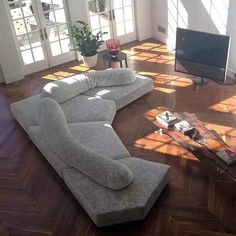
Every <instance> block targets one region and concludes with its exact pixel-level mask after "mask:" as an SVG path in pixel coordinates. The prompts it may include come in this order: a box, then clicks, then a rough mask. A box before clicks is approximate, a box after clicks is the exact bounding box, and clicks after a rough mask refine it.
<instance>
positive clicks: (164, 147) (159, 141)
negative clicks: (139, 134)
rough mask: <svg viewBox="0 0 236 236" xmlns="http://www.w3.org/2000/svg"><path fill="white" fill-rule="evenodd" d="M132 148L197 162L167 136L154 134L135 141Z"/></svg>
mask: <svg viewBox="0 0 236 236" xmlns="http://www.w3.org/2000/svg"><path fill="white" fill-rule="evenodd" d="M134 146H135V147H137V148H142V149H146V150H151V151H156V152H157V153H163V154H167V155H168V154H169V155H171V156H175V157H178V158H184V159H189V160H194V161H199V160H198V159H197V158H196V157H194V156H192V155H191V154H189V153H188V152H187V151H186V150H185V149H183V148H182V147H180V146H179V145H178V144H177V143H176V142H175V141H173V140H172V139H171V138H170V137H169V136H167V135H163V136H161V135H160V134H159V133H155V132H153V133H151V134H149V135H147V136H146V137H144V138H141V139H137V140H136V141H135V143H134ZM171 147H173V148H171ZM176 147H177V149H176ZM178 147H180V148H178ZM187 154H188V155H187Z"/></svg>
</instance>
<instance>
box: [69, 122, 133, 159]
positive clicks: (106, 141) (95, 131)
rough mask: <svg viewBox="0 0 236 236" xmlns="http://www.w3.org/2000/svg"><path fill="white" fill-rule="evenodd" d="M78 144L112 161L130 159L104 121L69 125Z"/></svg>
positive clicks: (109, 126)
mask: <svg viewBox="0 0 236 236" xmlns="http://www.w3.org/2000/svg"><path fill="white" fill-rule="evenodd" d="M69 129H70V131H71V133H72V134H73V135H74V137H75V138H76V139H77V141H78V143H80V144H83V145H84V146H86V147H88V148H89V149H91V150H93V151H94V152H96V153H99V154H100V155H103V156H107V157H108V158H112V159H114V160H116V159H121V158H126V157H130V154H129V152H128V151H127V149H126V148H125V147H124V145H123V144H122V142H121V141H120V139H119V137H118V136H117V134H116V133H115V131H114V130H113V128H112V127H111V125H110V124H109V123H108V122H106V121H99V122H83V123H74V124H69Z"/></svg>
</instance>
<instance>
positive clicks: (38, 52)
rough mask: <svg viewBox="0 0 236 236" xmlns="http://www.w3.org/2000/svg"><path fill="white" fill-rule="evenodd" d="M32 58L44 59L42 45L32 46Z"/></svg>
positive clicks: (36, 59)
mask: <svg viewBox="0 0 236 236" xmlns="http://www.w3.org/2000/svg"><path fill="white" fill-rule="evenodd" d="M32 50H33V54H34V60H35V61H42V60H43V59H44V55H43V49H42V47H37V48H33V49H32Z"/></svg>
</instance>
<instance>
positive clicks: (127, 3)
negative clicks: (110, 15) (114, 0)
mask: <svg viewBox="0 0 236 236" xmlns="http://www.w3.org/2000/svg"><path fill="white" fill-rule="evenodd" d="M123 4H124V6H130V5H131V0H124V1H123Z"/></svg>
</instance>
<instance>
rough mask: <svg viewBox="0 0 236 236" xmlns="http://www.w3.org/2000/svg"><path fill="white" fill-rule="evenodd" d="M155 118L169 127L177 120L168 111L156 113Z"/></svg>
mask: <svg viewBox="0 0 236 236" xmlns="http://www.w3.org/2000/svg"><path fill="white" fill-rule="evenodd" d="M156 120H157V121H158V122H160V124H161V125H163V126H164V127H165V128H170V127H172V126H174V124H175V123H177V122H179V119H178V118H177V117H176V116H175V115H174V114H173V113H172V112H170V111H164V112H162V113H161V114H159V115H157V116H156Z"/></svg>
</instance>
